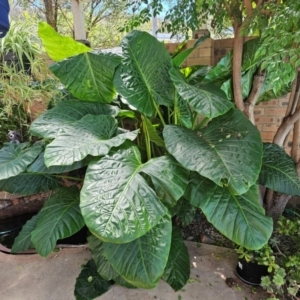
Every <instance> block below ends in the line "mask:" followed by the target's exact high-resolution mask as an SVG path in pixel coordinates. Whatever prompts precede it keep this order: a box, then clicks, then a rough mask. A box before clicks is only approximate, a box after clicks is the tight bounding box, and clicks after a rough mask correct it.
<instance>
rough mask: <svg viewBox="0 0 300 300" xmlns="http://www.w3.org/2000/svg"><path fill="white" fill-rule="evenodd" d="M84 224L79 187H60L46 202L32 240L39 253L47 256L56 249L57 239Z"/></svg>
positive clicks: (64, 236) (77, 229)
mask: <svg viewBox="0 0 300 300" xmlns="http://www.w3.org/2000/svg"><path fill="white" fill-rule="evenodd" d="M83 226H84V220H83V218H82V215H81V213H80V209H79V190H78V189H77V187H71V188H60V189H59V190H57V191H56V192H55V193H54V194H53V195H51V196H50V198H49V199H48V200H47V201H46V202H45V205H44V207H43V208H42V210H41V215H40V218H39V220H38V223H37V226H36V229H35V230H34V231H33V232H32V234H31V237H32V242H33V243H34V245H35V248H36V250H37V251H38V253H39V254H40V255H41V256H43V257H46V256H48V255H49V254H50V253H51V252H52V250H53V249H54V247H55V245H56V242H57V240H60V239H63V238H66V237H69V236H71V235H73V234H75V233H76V232H77V231H79V230H80V229H81V228H82V227H83Z"/></svg>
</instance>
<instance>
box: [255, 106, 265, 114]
mask: <svg viewBox="0 0 300 300" xmlns="http://www.w3.org/2000/svg"><path fill="white" fill-rule="evenodd" d="M264 112H265V109H264V108H259V107H255V109H254V115H264Z"/></svg>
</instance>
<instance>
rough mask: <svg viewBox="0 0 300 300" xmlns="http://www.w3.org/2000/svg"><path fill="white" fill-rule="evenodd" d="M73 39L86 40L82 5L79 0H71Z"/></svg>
mask: <svg viewBox="0 0 300 300" xmlns="http://www.w3.org/2000/svg"><path fill="white" fill-rule="evenodd" d="M72 13H73V23H74V36H75V40H83V41H85V40H86V31H85V24H84V13H83V5H82V2H81V1H80V0H72Z"/></svg>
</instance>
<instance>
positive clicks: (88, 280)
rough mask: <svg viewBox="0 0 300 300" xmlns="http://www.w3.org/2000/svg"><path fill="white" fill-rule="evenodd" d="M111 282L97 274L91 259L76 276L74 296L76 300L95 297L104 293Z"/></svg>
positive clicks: (88, 299) (89, 299)
mask: <svg viewBox="0 0 300 300" xmlns="http://www.w3.org/2000/svg"><path fill="white" fill-rule="evenodd" d="M112 284H113V283H112V282H110V281H106V280H105V279H103V278H102V277H101V276H100V275H99V274H98V272H97V269H96V264H95V262H94V261H93V260H92V259H91V260H89V261H88V262H87V264H86V265H85V266H83V269H82V271H81V272H80V274H79V276H78V277H77V278H76V284H75V290H74V296H75V298H76V300H91V299H95V298H96V297H98V296H101V295H103V294H104V293H106V292H107V291H108V290H109V288H110V286H111V285H112Z"/></svg>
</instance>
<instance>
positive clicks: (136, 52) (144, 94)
mask: <svg viewBox="0 0 300 300" xmlns="http://www.w3.org/2000/svg"><path fill="white" fill-rule="evenodd" d="M121 46H122V57H123V59H122V65H120V66H119V67H118V69H117V71H116V74H115V79H114V84H115V87H116V89H117V91H118V93H119V94H121V95H122V96H123V97H124V98H125V99H126V101H127V102H128V103H129V104H130V105H132V106H134V107H136V108H137V109H138V110H139V111H141V112H142V113H143V114H145V115H146V116H148V117H151V116H153V114H154V113H155V112H156V109H157V106H158V105H165V106H170V105H173V99H174V86H173V84H172V81H171V79H170V76H169V74H168V71H169V69H170V68H171V57H170V55H169V53H168V52H167V50H166V48H165V46H164V45H163V44H162V43H160V42H159V41H158V40H157V39H156V38H155V37H153V36H152V35H150V34H149V33H146V32H142V31H136V30H134V31H132V32H131V33H129V34H128V35H127V36H126V37H125V38H124V39H123V41H122V43H121Z"/></svg>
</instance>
